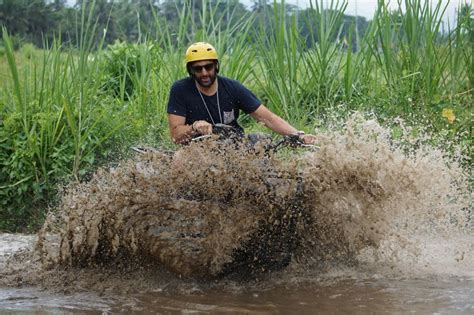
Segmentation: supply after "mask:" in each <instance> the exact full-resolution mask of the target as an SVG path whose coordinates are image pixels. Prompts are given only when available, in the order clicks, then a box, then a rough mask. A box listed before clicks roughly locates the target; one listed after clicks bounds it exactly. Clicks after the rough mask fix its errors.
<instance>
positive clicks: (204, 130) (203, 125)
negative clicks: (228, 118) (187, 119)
mask: <svg viewBox="0 0 474 315" xmlns="http://www.w3.org/2000/svg"><path fill="white" fill-rule="evenodd" d="M191 127H192V129H193V130H194V131H196V132H197V133H199V134H200V135H203V136H204V135H210V134H212V125H211V124H210V123H208V122H207V121H205V120H197V121H195V122H194V123H193V124H192V125H191Z"/></svg>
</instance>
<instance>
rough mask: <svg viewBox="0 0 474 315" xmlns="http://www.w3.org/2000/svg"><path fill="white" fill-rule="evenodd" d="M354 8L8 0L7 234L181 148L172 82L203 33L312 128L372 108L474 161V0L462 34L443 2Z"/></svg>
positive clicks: (3, 118) (267, 97)
mask: <svg viewBox="0 0 474 315" xmlns="http://www.w3.org/2000/svg"><path fill="white" fill-rule="evenodd" d="M346 6H347V3H346V2H344V1H331V2H330V3H329V4H327V1H312V2H311V5H310V7H308V8H305V9H300V8H297V7H295V6H291V5H287V4H285V3H284V2H276V1H275V2H272V3H267V2H266V1H258V2H255V3H254V5H253V6H252V8H250V9H248V8H246V7H245V6H244V5H243V4H241V3H239V2H238V1H237V0H228V1H218V0H200V1H191V0H180V1H168V0H166V1H163V2H160V1H141V0H121V1H105V0H100V1H99V0H96V1H93V0H90V1H77V3H76V5H75V6H73V7H68V6H67V5H66V3H65V1H64V0H55V1H46V0H32V1H26V0H25V1H23V0H0V18H1V20H0V24H2V41H1V43H0V75H1V77H2V81H1V83H0V84H1V85H0V86H1V90H0V93H1V94H0V230H10V231H20V230H34V229H36V228H37V227H38V226H39V225H40V224H41V222H42V220H43V218H44V215H45V212H46V211H47V210H48V208H49V207H51V206H52V205H53V204H54V202H55V198H56V196H57V193H58V190H60V188H61V187H62V186H63V185H64V184H65V183H67V182H69V181H70V180H84V179H87V178H88V176H90V174H91V173H92V172H93V171H94V170H95V169H97V167H99V166H101V165H106V164H107V165H110V163H115V162H117V161H119V160H120V159H121V158H123V157H124V156H126V155H127V154H128V151H129V150H128V148H129V147H130V146H131V145H133V144H136V143H148V144H150V145H155V146H172V144H171V143H170V141H169V135H168V130H167V121H166V112H165V108H166V103H167V97H168V92H169V88H170V86H171V84H172V82H173V81H174V80H176V79H178V78H181V77H184V76H185V75H186V72H185V68H184V64H183V55H184V51H185V49H186V47H187V46H188V45H189V44H190V43H191V42H194V41H200V40H204V41H208V42H211V43H213V44H214V45H215V46H216V48H217V50H218V51H219V54H220V56H221V70H222V71H221V73H222V74H224V75H226V76H228V77H232V78H235V79H237V80H240V81H242V82H244V83H245V84H246V85H247V86H248V87H249V88H250V89H251V90H253V91H254V92H255V93H256V94H257V95H258V97H259V98H260V99H261V100H262V101H263V102H264V103H265V104H267V105H268V106H269V107H270V108H271V109H272V110H273V111H274V112H276V113H278V114H279V115H281V116H282V117H284V118H285V119H287V120H289V121H291V122H292V123H293V124H295V125H296V126H298V127H299V128H300V129H303V130H306V131H310V132H315V130H316V131H317V130H318V129H320V128H325V127H326V126H327V121H330V120H334V119H342V120H343V119H344V117H347V116H349V115H350V114H351V113H353V112H355V111H360V112H364V113H368V114H370V115H372V116H373V117H375V118H376V119H378V120H380V121H381V122H383V123H385V124H388V125H392V130H393V132H394V136H395V137H396V135H397V132H398V131H399V130H398V129H397V128H399V126H397V124H396V123H395V122H396V121H397V120H395V119H394V118H401V119H404V120H405V121H406V122H407V123H409V124H412V125H413V126H415V128H414V129H413V130H414V131H413V132H417V130H418V131H419V132H421V131H422V130H423V132H426V131H427V132H431V133H432V134H434V136H433V137H432V138H430V141H432V142H433V145H447V144H448V143H449V144H452V143H454V144H456V145H460V146H461V148H462V150H463V152H464V154H465V155H467V156H468V158H469V156H470V155H471V154H472V153H471V148H472V138H473V137H472V136H473V134H472V132H473V131H472V113H473V111H472V108H473V106H472V105H473V98H472V94H473V85H474V55H473V47H474V18H473V8H472V6H471V5H470V4H465V5H463V6H462V7H460V9H459V11H458V15H457V23H455V24H453V25H450V26H449V27H448V28H446V27H443V22H442V21H443V15H444V12H445V8H446V6H445V5H443V4H442V2H441V1H438V2H437V3H436V4H431V2H430V1H422V0H406V1H404V2H403V3H400V4H399V8H398V9H397V10H390V9H389V7H388V5H387V3H386V1H383V0H380V1H379V3H378V7H377V10H376V12H375V15H374V17H373V19H372V20H370V21H367V20H366V19H364V18H361V17H353V16H348V15H346V14H344V12H345V9H346ZM25 17H28V18H25ZM335 117H336V118H335ZM242 119H243V121H242V123H243V124H244V125H246V126H247V127H248V128H249V129H258V128H260V127H259V126H258V125H255V124H252V123H251V122H250V121H248V120H247V118H245V117H243V118H242ZM465 161H467V162H465V163H466V164H468V163H469V162H468V161H469V160H468V159H466V160H465Z"/></svg>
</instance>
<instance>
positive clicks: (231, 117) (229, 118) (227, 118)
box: [224, 110, 235, 124]
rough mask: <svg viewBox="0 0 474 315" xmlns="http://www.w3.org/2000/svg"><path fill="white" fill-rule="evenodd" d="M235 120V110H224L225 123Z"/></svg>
mask: <svg viewBox="0 0 474 315" xmlns="http://www.w3.org/2000/svg"><path fill="white" fill-rule="evenodd" d="M234 120H235V115H234V110H231V111H230V112H225V111H224V124H230V123H231V122H233V121H234Z"/></svg>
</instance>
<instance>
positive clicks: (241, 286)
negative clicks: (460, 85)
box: [0, 117, 474, 314]
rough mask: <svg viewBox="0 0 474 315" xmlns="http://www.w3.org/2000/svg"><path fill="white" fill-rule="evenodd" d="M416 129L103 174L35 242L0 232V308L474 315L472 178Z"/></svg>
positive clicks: (199, 148)
mask: <svg viewBox="0 0 474 315" xmlns="http://www.w3.org/2000/svg"><path fill="white" fill-rule="evenodd" d="M402 130H405V129H403V128H402ZM405 131H406V135H404V136H402V137H401V139H399V140H397V141H395V140H394V139H392V138H391V137H390V135H389V133H388V131H387V130H385V129H384V128H382V127H381V126H379V125H377V124H376V123H374V122H373V121H365V120H363V119H361V118H360V117H355V118H354V119H352V120H350V121H348V122H347V123H346V127H345V129H344V130H343V131H341V132H331V133H323V132H321V133H318V135H319V143H320V147H321V149H320V150H318V151H311V150H309V151H306V152H298V153H294V152H291V151H290V152H280V153H279V154H276V155H270V156H268V155H266V154H263V153H262V152H263V151H261V150H260V151H259V148H257V149H255V150H252V151H251V152H250V151H248V150H244V148H242V147H236V146H235V145H231V146H230V147H223V146H222V145H216V144H215V143H213V142H206V143H201V144H196V145H191V146H190V147H188V148H186V149H185V150H183V151H181V152H179V153H178V154H175V155H174V156H170V155H168V154H166V153H159V152H153V153H149V154H145V155H138V156H137V157H136V158H135V159H133V160H129V161H124V162H123V163H122V164H121V165H119V166H117V167H115V168H113V169H109V170H101V171H99V172H97V174H96V175H95V176H94V178H93V179H92V180H90V181H89V182H86V183H81V184H75V185H71V186H70V187H68V188H67V189H66V190H65V192H64V197H63V200H62V203H61V205H60V206H59V207H58V209H57V210H56V211H55V212H54V213H52V214H51V215H50V216H49V218H48V220H47V222H46V223H45V226H44V229H43V230H42V231H41V233H40V234H39V238H37V237H38V236H21V235H8V234H6V235H1V236H0V264H1V267H2V269H1V271H0V276H1V278H0V279H1V280H0V287H2V289H0V309H2V310H11V311H13V312H16V311H25V312H30V311H46V312H56V313H66V314H67V313H102V312H105V313H107V312H110V313H131V312H132V313H141V312H142V313H149V312H158V313H188V312H198V313H213V312H228V313H277V312H280V313H313V312H315V311H320V312H331V313H332V312H339V311H340V312H351V313H352V312H359V313H366V312H394V313H400V312H408V311H417V312H422V313H460V314H462V313H466V314H468V313H472V312H474V302H473V301H474V267H473V266H474V231H473V223H472V218H471V213H472V200H473V199H472V192H471V189H470V186H469V176H468V174H467V173H468V172H466V171H465V170H463V169H462V168H461V167H460V166H459V161H460V160H461V159H462V157H456V156H454V157H453V156H452V155H450V156H448V155H447V154H446V153H445V152H444V151H443V150H442V149H438V148H433V147H431V146H429V145H425V144H424V140H425V139H421V138H420V137H418V138H417V139H413V138H412V137H411V134H413V133H411V132H410V130H405ZM428 142H429V139H428ZM268 227H270V228H268ZM37 240H38V241H37ZM282 240H283V241H282ZM263 243H265V244H266V245H265V244H263ZM262 244H263V245H262ZM268 244H270V245H274V246H273V247H272V250H271V251H264V250H263V249H265V250H267V247H265V246H267V245H268ZM264 245H265V246H264ZM262 246H264V247H262ZM22 247H23V249H21V248H22ZM275 248H280V249H282V252H291V256H282V254H281V253H280V252H279V251H278V250H275ZM236 252H238V253H239V255H236V254H235V253H236ZM262 252H265V253H266V254H265V255H263V254H262ZM6 256H8V258H6ZM242 257H247V258H250V260H244V262H245V264H246V265H245V266H246V268H244V269H239V268H234V267H235V266H234V265H232V263H234V262H235V261H238V260H239V259H241V258H242ZM269 257H270V258H272V259H273V258H275V257H277V258H278V257H279V258H281V257H283V258H285V257H291V260H290V261H289V264H288V265H287V263H283V264H282V263H281V260H275V261H272V262H273V263H272V264H270V265H264V264H260V262H261V261H265V260H268V259H269ZM275 262H278V264H276V263H275ZM275 265H278V268H276V267H275ZM229 266H234V267H233V268H229ZM238 266H242V264H239V265H238ZM249 266H250V267H252V268H247V267H249ZM229 270H231V271H232V272H229ZM269 270H273V271H270V272H269Z"/></svg>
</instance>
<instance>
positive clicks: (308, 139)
mask: <svg viewBox="0 0 474 315" xmlns="http://www.w3.org/2000/svg"><path fill="white" fill-rule="evenodd" d="M298 137H299V138H300V140H301V141H303V143H304V144H315V143H316V136H315V135H312V134H305V133H298Z"/></svg>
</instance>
